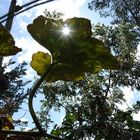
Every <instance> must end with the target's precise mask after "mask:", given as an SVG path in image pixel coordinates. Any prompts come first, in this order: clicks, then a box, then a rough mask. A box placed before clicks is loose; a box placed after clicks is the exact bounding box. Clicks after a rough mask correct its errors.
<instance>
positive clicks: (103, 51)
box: [27, 16, 119, 82]
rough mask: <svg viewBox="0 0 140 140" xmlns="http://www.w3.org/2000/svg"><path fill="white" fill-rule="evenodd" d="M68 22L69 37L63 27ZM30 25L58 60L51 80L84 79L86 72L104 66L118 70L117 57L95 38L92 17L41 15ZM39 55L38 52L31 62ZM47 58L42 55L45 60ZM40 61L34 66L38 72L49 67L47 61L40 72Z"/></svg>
mask: <svg viewBox="0 0 140 140" xmlns="http://www.w3.org/2000/svg"><path fill="white" fill-rule="evenodd" d="M66 25H67V26H68V27H70V30H71V32H70V34H69V35H68V36H65V35H64V34H63V33H62V28H63V27H64V26H66ZM27 28H28V31H29V33H30V34H31V35H32V37H33V38H34V39H35V40H36V41H37V42H39V43H40V44H41V45H42V46H44V47H45V48H47V49H48V50H49V51H50V52H51V54H52V56H53V60H54V62H57V65H55V66H54V67H53V69H52V71H51V72H50V74H49V75H48V76H47V80H48V81H50V82H52V81H56V80H81V79H83V77H84V73H85V72H91V73H96V72H98V71H100V70H101V69H118V66H119V64H118V61H117V59H116V58H115V57H114V56H112V54H111V53H110V52H109V50H108V49H107V48H106V47H105V46H104V43H103V42H102V41H100V40H98V39H96V38H93V37H92V31H91V23H90V21H89V20H88V19H85V18H76V17H74V18H70V19H67V20H66V21H63V20H53V19H48V18H45V17H43V16H39V17H38V18H37V19H35V20H34V22H33V24H30V25H28V27H27ZM47 55H48V54H47ZM35 57H37V58H35ZM38 57H39V56H37V55H34V57H33V60H32V62H31V64H32V63H33V62H34V61H35V59H38ZM44 58H45V57H41V59H43V62H45V61H44ZM46 63H48V60H46ZM36 64H38V63H34V64H32V65H31V66H32V67H33V68H34V69H35V70H36V71H37V72H38V74H41V73H43V72H44V71H45V69H47V67H48V65H46V67H45V64H43V66H42V67H43V69H44V70H43V71H41V72H39V71H40V70H39V69H40V68H39V67H38V66H36Z"/></svg>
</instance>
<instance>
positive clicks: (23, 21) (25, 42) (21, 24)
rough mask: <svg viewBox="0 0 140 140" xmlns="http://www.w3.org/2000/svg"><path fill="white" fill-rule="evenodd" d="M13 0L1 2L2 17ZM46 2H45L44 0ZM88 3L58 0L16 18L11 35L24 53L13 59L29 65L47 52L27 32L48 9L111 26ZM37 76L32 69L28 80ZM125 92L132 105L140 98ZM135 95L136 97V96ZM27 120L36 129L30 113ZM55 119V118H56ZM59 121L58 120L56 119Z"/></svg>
mask: <svg viewBox="0 0 140 140" xmlns="http://www.w3.org/2000/svg"><path fill="white" fill-rule="evenodd" d="M10 1H11V0H1V3H0V9H1V13H0V16H2V15H3V14H5V13H7V12H8V8H9V5H10ZM30 1H31V0H17V4H18V5H23V4H25V3H28V2H30ZM42 1H44V0H42ZM88 2H90V0H56V1H54V2H50V3H47V4H44V5H42V6H39V7H36V8H33V9H31V10H29V11H27V12H24V13H22V14H20V15H18V16H16V17H15V18H14V22H13V26H12V30H11V33H12V35H13V36H14V38H15V42H16V46H18V47H20V48H22V49H23V51H22V52H21V53H19V54H17V55H16V57H12V59H14V60H16V61H17V63H21V62H23V61H26V62H27V63H28V64H29V63H30V61H31V57H32V54H33V53H35V52H37V51H45V52H46V49H44V48H43V47H42V46H40V45H39V44H38V43H37V42H36V41H35V40H33V39H32V38H31V36H30V34H29V33H28V32H27V28H26V27H27V25H28V24H30V23H32V21H33V19H34V18H36V17H37V16H39V15H42V14H43V13H44V11H45V9H46V8H47V9H48V10H49V11H53V10H56V11H59V12H63V13H64V15H65V17H64V19H66V18H70V17H74V16H76V17H85V18H88V19H90V20H91V22H92V23H94V24H96V23H98V22H102V23H104V24H109V21H110V18H102V19H101V18H100V16H99V15H98V14H97V13H95V12H94V11H90V10H89V9H88ZM10 58H11V57H6V58H5V59H4V60H5V62H6V61H8V60H9V59H10ZM34 76H37V75H36V72H35V71H34V70H33V69H32V68H31V67H30V65H29V70H28V71H27V76H26V78H27V79H29V80H31V79H33V77H34ZM123 91H124V93H125V98H126V100H127V102H128V104H130V103H132V101H134V100H135V99H136V97H137V98H140V96H139V94H138V93H137V92H135V93H134V94H133V92H132V91H131V89H130V88H123ZM134 95H135V96H134ZM41 98H43V96H42V95H38V96H37V98H36V99H35V101H34V102H35V103H34V105H35V108H36V110H38V109H39V101H38V100H39V99H41ZM121 108H124V109H125V108H126V105H125V104H124V105H122V106H121ZM23 109H25V110H28V106H27V104H23ZM24 113H25V111H23V110H20V112H19V113H18V114H17V113H16V114H15V115H14V118H15V119H18V118H20V117H21V116H22V115H23V114H24ZM62 117H63V116H61V115H59V118H62ZM134 117H135V118H139V115H135V116H134ZM24 118H25V119H27V120H28V121H29V127H34V125H32V119H31V117H30V115H29V112H28V111H27V112H26V115H25V116H24ZM54 118H55V117H54ZM56 121H58V119H56Z"/></svg>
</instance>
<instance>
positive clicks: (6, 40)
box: [0, 25, 21, 56]
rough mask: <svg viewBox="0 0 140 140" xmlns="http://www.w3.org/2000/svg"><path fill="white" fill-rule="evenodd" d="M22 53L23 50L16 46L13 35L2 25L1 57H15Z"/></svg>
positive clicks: (0, 28)
mask: <svg viewBox="0 0 140 140" xmlns="http://www.w3.org/2000/svg"><path fill="white" fill-rule="evenodd" d="M20 51H21V49H20V48H18V47H16V46H15V41H14V39H13V37H12V35H11V34H10V33H9V32H8V31H7V30H6V29H5V28H4V27H3V26H2V25H0V55H1V56H9V55H15V54H17V53H18V52H20Z"/></svg>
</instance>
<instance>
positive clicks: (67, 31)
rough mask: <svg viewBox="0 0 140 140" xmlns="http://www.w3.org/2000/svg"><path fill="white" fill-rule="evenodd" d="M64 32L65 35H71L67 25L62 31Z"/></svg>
mask: <svg viewBox="0 0 140 140" xmlns="http://www.w3.org/2000/svg"><path fill="white" fill-rule="evenodd" d="M62 32H63V34H64V35H69V34H70V29H69V27H68V26H67V25H65V26H64V27H63V29H62Z"/></svg>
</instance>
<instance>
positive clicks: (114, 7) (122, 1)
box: [89, 0, 140, 27]
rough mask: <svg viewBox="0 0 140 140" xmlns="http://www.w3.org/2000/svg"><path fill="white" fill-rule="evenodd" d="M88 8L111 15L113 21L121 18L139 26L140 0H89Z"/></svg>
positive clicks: (103, 14)
mask: <svg viewBox="0 0 140 140" xmlns="http://www.w3.org/2000/svg"><path fill="white" fill-rule="evenodd" d="M89 9H91V10H96V11H99V13H100V15H101V16H112V17H113V18H114V22H115V23H117V22H120V21H122V20H123V21H125V22H128V23H131V24H135V25H137V26H139V27H140V12H139V11H140V0H131V1H130V0H115V1H114V0H91V2H90V3H89Z"/></svg>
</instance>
